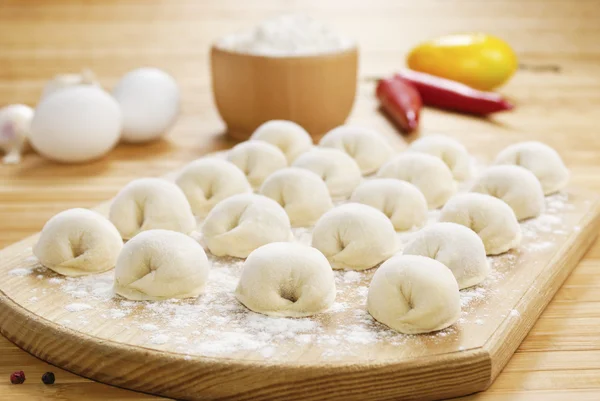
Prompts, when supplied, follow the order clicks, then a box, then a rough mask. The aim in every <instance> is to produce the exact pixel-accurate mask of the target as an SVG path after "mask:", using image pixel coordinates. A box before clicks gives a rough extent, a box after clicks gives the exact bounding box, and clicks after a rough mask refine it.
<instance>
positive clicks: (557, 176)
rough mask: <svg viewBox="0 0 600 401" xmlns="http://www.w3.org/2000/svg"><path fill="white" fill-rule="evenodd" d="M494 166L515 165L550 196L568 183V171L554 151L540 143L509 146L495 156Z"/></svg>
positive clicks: (531, 142)
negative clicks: (532, 175) (535, 179)
mask: <svg viewBox="0 0 600 401" xmlns="http://www.w3.org/2000/svg"><path fill="white" fill-rule="evenodd" d="M494 164H516V165H517V166H521V167H524V168H526V169H527V170H530V171H531V172H532V173H533V174H534V175H535V176H536V177H537V179H538V180H539V181H540V183H541V184H542V188H543V189H544V194H546V195H550V194H552V193H554V192H557V191H559V190H561V189H562V188H564V187H565V186H566V185H567V183H568V182H569V170H567V167H566V166H565V164H564V163H563V161H562V159H561V158H560V155H559V154H558V153H557V152H556V150H554V149H552V148H551V147H550V146H548V145H546V144H544V143H541V142H535V141H530V142H520V143H516V144H514V145H510V146H508V147H507V148H505V149H504V150H503V151H502V152H500V153H498V156H496V161H495V162H494Z"/></svg>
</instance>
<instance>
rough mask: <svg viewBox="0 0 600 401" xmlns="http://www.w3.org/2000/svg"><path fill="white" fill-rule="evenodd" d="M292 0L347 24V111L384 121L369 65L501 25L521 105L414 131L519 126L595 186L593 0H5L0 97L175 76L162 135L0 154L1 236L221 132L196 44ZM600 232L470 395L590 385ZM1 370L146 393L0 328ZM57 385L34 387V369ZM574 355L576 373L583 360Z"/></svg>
mask: <svg viewBox="0 0 600 401" xmlns="http://www.w3.org/2000/svg"><path fill="white" fill-rule="evenodd" d="M289 11H303V12H306V13H309V14H311V15H313V16H315V17H316V18H319V19H322V20H324V21H326V22H328V23H330V24H332V25H333V26H335V27H336V28H338V30H340V31H342V32H346V33H349V34H351V35H353V36H354V37H356V38H357V39H358V42H359V44H360V48H361V77H362V80H361V84H360V86H359V91H358V95H357V102H356V105H355V108H354V111H353V114H352V116H351V119H352V121H355V122H359V123H365V124H369V125H372V126H374V127H375V128H378V129H381V130H382V131H384V132H385V133H387V134H388V135H390V136H393V135H396V134H395V133H394V130H393V128H392V127H391V126H390V125H389V124H388V123H387V121H386V120H385V118H383V117H381V116H379V115H378V114H377V113H376V112H375V110H376V102H375V101H374V99H373V96H372V91H373V86H372V83H371V82H370V81H368V79H369V78H370V77H374V76H380V75H382V74H387V73H389V72H391V71H393V70H394V69H395V68H398V66H399V65H401V64H402V62H403V55H404V54H405V53H406V51H407V50H408V49H409V48H410V46H412V45H413V44H414V43H415V42H417V41H420V40H423V39H427V38H429V37H431V36H433V35H437V34H443V33H447V32H454V31H466V30H483V31H487V32H490V33H493V34H497V35H499V36H501V37H503V38H505V39H506V40H508V41H509V42H510V43H511V44H512V45H513V46H514V47H515V50H516V52H517V54H518V56H519V58H520V61H521V63H522V64H523V68H522V69H521V70H520V71H519V72H518V73H517V75H516V76H515V77H514V79H513V80H511V82H510V83H509V84H508V85H507V86H506V87H504V88H502V91H503V92H504V93H506V94H507V95H508V96H509V97H510V98H511V99H512V100H514V101H515V102H516V103H517V110H515V111H514V112H512V113H507V114H503V115H498V116H497V117H494V118H493V119H491V120H480V119H476V118H472V117H467V116H457V115H455V114H451V113H445V112H439V111H435V110H425V111H424V113H423V115H422V129H421V131H423V132H443V133H447V134H450V135H452V136H454V137H456V138H458V139H460V140H462V141H463V142H464V143H465V144H466V145H467V146H468V147H469V149H471V150H472V151H473V152H474V153H477V154H480V155H483V156H484V158H490V157H492V156H493V154H494V152H495V151H496V149H498V148H500V147H502V146H504V145H507V144H509V143H513V142H515V141H518V140H524V139H539V140H544V141H546V142H548V143H549V144H550V145H552V146H554V147H556V148H558V149H559V151H560V152H561V154H562V156H563V158H564V159H565V161H566V163H567V164H568V166H569V167H570V168H571V171H572V173H573V176H572V177H573V178H572V182H573V183H574V184H575V186H578V187H586V188H588V189H590V190H592V191H599V190H600V180H599V179H598V177H600V161H599V159H598V149H599V148H600V139H599V137H598V135H597V110H598V108H599V107H600V98H599V97H598V94H599V93H600V67H599V66H600V47H599V43H600V41H599V39H600V26H599V25H598V23H597V22H598V20H599V19H600V6H599V2H598V1H597V0H579V1H570V0H550V1H545V0H526V1H516V0H493V1H486V2H481V1H475V0H456V1H452V2H444V1H435V0H431V1H419V2H414V1H392V0H375V1H370V2H362V1H358V0H351V1H341V0H333V1H327V2H324V1H318V0H314V1H313V0H311V1H302V2H280V1H277V0H257V1H253V2H244V1H241V0H226V1H216V0H214V1H213V0H206V1H202V2H197V1H192V0H188V1H178V2H169V1H166V0H163V1H146V0H144V1H130V0H123V1H109V2H106V1H102V2H101V1H95V0H93V1H86V2H72V1H66V0H58V1H52V2H47V1H41V0H39V1H33V0H28V1H17V0H5V1H3V2H2V4H1V6H0V33H1V35H0V104H6V103H12V102H15V101H19V102H24V103H28V104H32V105H33V104H35V102H36V100H37V98H38V96H39V94H40V92H41V88H42V85H43V82H44V81H45V80H46V79H48V78H49V77H50V76H51V75H53V74H56V73H62V72H68V71H70V72H73V71H78V70H80V69H81V68H83V67H91V68H93V69H94V70H95V71H96V73H97V74H98V75H99V76H100V78H101V80H102V83H103V84H104V85H106V86H108V87H111V86H112V85H113V84H114V83H115V82H116V80H117V79H118V77H119V76H120V75H122V74H123V73H124V72H126V71H127V70H128V69H132V68H135V67H138V66H140V65H155V66H158V67H161V68H165V69H167V70H168V71H170V72H171V73H172V74H173V75H174V76H175V77H176V78H177V80H178V81H179V82H180V83H181V85H182V87H183V88H184V90H183V101H184V104H183V114H182V117H181V119H180V120H179V122H178V123H177V125H176V127H175V128H174V130H173V131H172V132H171V133H170V134H169V136H168V138H167V140H165V141H161V142H157V143H154V144H149V145H146V146H140V147H137V146H128V145H119V147H118V148H117V149H116V150H115V151H114V152H112V153H111V154H110V155H109V156H108V157H106V158H105V159H103V160H100V161H97V162H94V163H91V164H87V165H83V166H77V167H73V166H65V165H57V164H53V163H51V162H48V161H44V160H42V159H41V158H39V157H37V156H35V155H32V154H30V155H27V156H26V158H25V161H24V163H23V164H22V165H20V166H15V167H4V166H2V167H1V168H0V246H7V245H9V244H10V243H13V242H15V241H18V240H20V239H22V238H24V237H26V236H28V235H30V234H32V233H34V232H36V231H38V230H39V229H40V228H41V227H42V225H43V223H44V222H45V221H46V220H47V219H48V218H49V217H51V216H52V215H54V214H55V213H57V212H58V211H60V210H64V209H67V208H69V207H75V206H87V207H91V206H93V205H94V204H97V203H98V202H100V201H102V200H105V199H108V198H110V197H111V196H113V195H114V194H115V193H116V191H117V190H118V189H119V188H120V187H121V186H122V185H124V184H125V183H126V182H128V181H130V180H131V179H133V178H137V177H140V176H144V175H152V176H156V175H160V174H162V173H164V172H165V171H169V170H172V169H174V168H177V167H179V166H180V165H181V164H182V163H184V162H185V161H189V160H192V159H194V158H196V157H198V156H199V155H202V154H204V153H207V152H209V151H212V150H215V149H222V148H226V147H229V146H231V145H232V144H233V142H232V141H231V140H229V139H227V138H226V137H224V136H223V135H222V132H223V130H224V125H223V123H222V122H220V121H219V119H218V116H217V113H216V111H215V108H214V105H213V102H212V97H211V94H210V83H209V78H208V77H209V73H208V49H209V45H210V43H212V41H213V40H214V39H215V38H216V37H218V36H220V35H222V34H225V33H229V32H231V31H233V30H238V29H241V28H247V27H249V26H251V25H252V24H254V23H256V22H257V21H259V20H260V19H261V18H263V17H265V16H269V15H276V14H279V13H281V12H289ZM599 256H600V245H599V244H598V243H596V245H594V247H593V248H592V249H591V251H590V252H588V254H587V255H586V257H585V259H584V260H583V262H582V263H581V264H580V266H579V267H578V268H577V269H576V270H575V272H574V273H573V274H572V275H571V276H570V277H569V278H568V279H567V281H566V282H565V285H564V286H563V287H562V288H561V289H560V290H559V291H558V293H557V294H556V296H555V298H554V301H553V302H552V303H551V304H550V306H549V307H548V309H547V310H546V312H545V313H543V314H542V316H541V318H540V319H539V320H538V322H537V323H536V325H535V326H534V327H533V329H532V330H531V332H530V333H529V335H528V336H527V337H526V338H525V340H524V342H523V343H522V345H521V346H520V348H519V350H518V351H517V353H516V354H515V356H514V357H513V359H511V361H509V363H508V365H507V367H506V368H505V371H504V373H501V374H500V375H499V376H498V378H497V380H496V381H495V383H494V384H493V385H492V386H491V387H490V388H489V389H488V390H487V391H486V392H485V393H480V394H477V395H475V396H471V397H467V399H469V400H501V401H504V400H528V401H530V400H531V401H537V400H544V401H545V400H550V401H553V400H563V399H582V400H596V399H598V393H599V392H600V383H599V382H598V377H600V368H599V367H598V366H597V365H595V363H594V361H596V360H597V358H596V357H595V354H594V352H598V350H600V334H599V332H598V330H597V327H598V323H600V319H598V316H597V315H596V311H598V310H600V306H597V305H596V303H597V302H598V301H600V295H598V294H599V293H598V291H597V288H598V286H600V275H599V274H598V271H599V270H598V269H599V268H600V258H599ZM0 356H1V358H0V377H4V378H7V377H8V375H9V374H10V372H12V371H13V370H16V369H25V370H26V371H27V372H28V374H29V376H28V377H29V378H28V381H27V382H26V383H25V384H24V385H21V386H12V385H10V384H8V380H0V400H11V401H12V400H15V399H17V400H18V399H27V400H38V399H39V400H41V399H44V400H46V399H54V398H55V399H62V400H79V399H82V396H85V398H86V399H93V400H95V399H98V400H100V399H103V400H104V399H114V400H117V399H119V400H120V399H140V400H141V399H153V398H154V397H151V396H146V395H142V394H137V393H131V392H128V391H125V390H120V389H116V388H113V387H109V386H105V385H101V384H98V383H94V382H91V381H89V380H86V379H83V378H80V377H77V376H74V375H72V374H70V373H68V372H65V371H62V370H59V369H56V368H52V367H49V366H48V365H46V364H45V363H43V362H41V361H39V360H37V359H35V358H33V357H31V356H30V355H28V354H26V353H24V352H23V351H20V350H19V349H17V348H16V347H15V346H14V345H12V344H11V343H9V342H8V341H6V340H4V339H2V338H0ZM49 369H51V370H54V371H56V373H57V379H58V381H57V384H56V385H54V386H44V385H42V384H41V382H40V381H39V376H40V375H41V373H42V372H43V371H45V370H49ZM580 370H582V372H581V373H582V374H579V373H580Z"/></svg>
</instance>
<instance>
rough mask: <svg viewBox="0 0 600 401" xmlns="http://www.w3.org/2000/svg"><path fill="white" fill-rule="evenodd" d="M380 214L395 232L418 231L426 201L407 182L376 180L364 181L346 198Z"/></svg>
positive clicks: (425, 216) (425, 208)
mask: <svg viewBox="0 0 600 401" xmlns="http://www.w3.org/2000/svg"><path fill="white" fill-rule="evenodd" d="M350 200H351V201H352V202H358V203H362V204H365V205H369V206H372V207H374V208H375V209H377V210H379V211H381V212H383V214H385V215H386V216H387V217H388V218H389V219H390V220H391V221H392V224H393V225H394V228H395V229H396V230H398V231H405V230H410V229H411V228H414V227H421V226H422V225H423V224H425V223H426V222H427V200H426V199H425V196H423V194H422V193H421V191H420V190H419V188H417V187H416V186H414V185H413V184H411V183H410V182H407V181H400V180H396V179H394V178H376V179H373V180H369V181H365V182H363V183H362V184H360V185H359V186H358V188H356V189H355V190H354V193H353V194H352V196H351V197H350Z"/></svg>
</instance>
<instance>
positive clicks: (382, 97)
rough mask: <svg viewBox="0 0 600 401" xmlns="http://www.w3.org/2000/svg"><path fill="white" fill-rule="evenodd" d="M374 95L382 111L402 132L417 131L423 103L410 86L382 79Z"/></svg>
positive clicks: (396, 80)
mask: <svg viewBox="0 0 600 401" xmlns="http://www.w3.org/2000/svg"><path fill="white" fill-rule="evenodd" d="M376 94H377V98H378V99H379V102H380V103H381V106H382V108H383V110H384V111H385V112H386V113H387V114H388V115H389V116H390V118H391V119H392V121H394V122H395V123H396V124H397V125H398V126H399V127H400V128H401V129H402V130H403V131H405V132H412V131H414V130H416V129H417V127H418V126H419V113H420V112H421V107H422V105H423V103H422V101H421V96H419V92H417V90H416V89H415V88H414V87H413V86H412V85H410V84H407V83H405V82H404V81H402V80H399V79H394V78H388V79H382V80H380V81H379V83H378V84H377V90H376Z"/></svg>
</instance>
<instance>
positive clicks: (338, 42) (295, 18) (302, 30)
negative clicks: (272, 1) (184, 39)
mask: <svg viewBox="0 0 600 401" xmlns="http://www.w3.org/2000/svg"><path fill="white" fill-rule="evenodd" d="M217 46H218V47H219V48H222V49H224V50H229V51H234V52H238V53H249V54H255V55H262V56H271V57H285V56H307V55H315V54H321V53H334V52H339V51H341V50H345V49H348V48H350V47H352V46H353V42H352V41H351V40H349V39H347V38H344V37H342V36H339V35H338V34H336V33H335V32H333V31H332V30H330V29H329V28H328V27H327V26H326V25H324V24H322V23H320V22H317V21H315V20H312V19H310V18H308V17H306V16H304V15H282V16H279V17H276V18H272V19H269V20H266V21H263V22H262V23H261V24H260V25H258V26H257V27H255V28H254V29H252V30H251V31H249V32H240V33H233V34H230V35H227V36H225V37H223V38H221V39H220V40H219V41H218V42H217Z"/></svg>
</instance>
